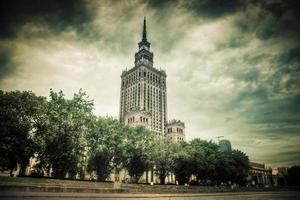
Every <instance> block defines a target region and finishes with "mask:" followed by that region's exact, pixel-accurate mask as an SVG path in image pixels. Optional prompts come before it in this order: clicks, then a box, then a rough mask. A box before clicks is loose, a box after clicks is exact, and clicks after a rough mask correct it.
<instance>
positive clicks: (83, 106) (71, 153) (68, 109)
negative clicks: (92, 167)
mask: <svg viewBox="0 0 300 200" xmlns="http://www.w3.org/2000/svg"><path fill="white" fill-rule="evenodd" d="M92 109H93V103H92V101H90V100H88V98H87V97H86V94H85V93H84V92H82V91H81V90H80V91H79V92H78V93H77V94H74V96H73V98H72V99H71V100H67V99H65V98H64V94H63V92H62V91H60V92H54V91H52V90H51V91H50V100H49V102H48V104H47V106H46V107H45V113H46V116H45V119H44V124H43V126H42V127H41V129H40V130H39V131H38V134H39V135H38V136H37V137H39V138H40V141H42V143H41V146H42V147H41V148H40V152H39V154H38V156H39V160H40V161H41V164H40V165H41V166H43V167H46V168H49V167H51V168H52V169H53V175H54V177H56V178H64V177H65V176H66V174H69V177H70V178H72V177H75V175H76V174H77V172H80V171H83V170H82V168H85V165H86V163H85V160H86V159H85V157H86V156H85V153H86V151H85V150H86V146H87V142H86V138H85V135H86V133H87V131H88V130H89V127H88V125H89V124H90V123H89V120H90V118H91V116H92Z"/></svg>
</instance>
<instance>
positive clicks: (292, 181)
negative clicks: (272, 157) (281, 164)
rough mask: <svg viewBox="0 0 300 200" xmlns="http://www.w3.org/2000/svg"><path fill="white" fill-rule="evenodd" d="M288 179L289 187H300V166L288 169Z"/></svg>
mask: <svg viewBox="0 0 300 200" xmlns="http://www.w3.org/2000/svg"><path fill="white" fill-rule="evenodd" d="M286 179H287V184H288V185H289V186H300V166H299V165H296V166H292V167H290V168H288V173H287V176H286Z"/></svg>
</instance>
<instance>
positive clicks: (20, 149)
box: [0, 90, 249, 184]
mask: <svg viewBox="0 0 300 200" xmlns="http://www.w3.org/2000/svg"><path fill="white" fill-rule="evenodd" d="M93 106H94V105H93V101H92V100H90V99H89V97H88V96H87V95H86V93H85V92H83V91H82V90H79V91H78V92H77V93H75V94H74V95H73V97H72V98H71V99H67V98H66V97H65V95H64V93H63V92H62V91H59V92H55V91H53V90H50V95H49V98H48V99H47V98H45V97H41V96H36V95H35V94H34V93H33V92H30V91H23V92H20V91H12V92H3V91H0V109H1V110H0V111H1V112H0V122H1V123H0V134H1V135H0V136H1V142H0V153H1V158H0V167H1V169H9V170H10V171H11V172H12V170H13V169H15V168H16V166H17V164H19V165H20V166H21V170H20V174H19V175H24V172H25V169H26V166H27V165H28V163H29V159H30V158H31V157H35V158H37V160H38V162H37V165H36V166H35V168H36V170H37V171H38V172H39V174H40V175H45V174H44V172H48V174H49V173H50V172H51V174H50V175H52V176H53V177H55V178H66V177H68V178H78V177H80V178H81V179H83V178H84V177H85V173H86V172H88V173H96V175H97V179H98V180H99V181H105V180H107V179H108V178H109V176H110V175H111V174H112V173H115V174H118V173H119V172H120V171H121V170H122V169H125V170H126V171H127V172H128V174H129V175H130V177H131V182H133V183H137V182H138V181H139V180H140V178H141V176H142V175H143V174H144V173H145V172H147V171H153V172H154V174H156V175H157V176H158V177H159V180H160V183H161V184H164V183H165V180H166V177H167V176H168V175H170V174H174V175H175V176H176V180H177V181H178V183H179V184H185V183H188V182H189V181H190V179H191V177H192V175H194V176H195V177H196V181H197V184H210V183H214V184H220V183H221V182H223V183H228V182H233V183H239V184H244V182H245V177H246V176H247V174H248V169H249V159H248V157H247V156H246V155H245V154H244V153H243V152H241V151H239V150H233V151H230V152H221V151H219V148H218V145H217V144H215V143H213V142H211V141H205V140H201V139H199V138H196V139H193V140H191V141H190V142H182V143H176V144H174V143H171V142H170V141H168V140H167V139H166V138H164V139H163V138H158V137H156V136H155V135H154V134H153V133H152V132H151V131H149V130H147V129H145V127H143V126H138V127H134V128H133V127H129V126H125V125H124V124H122V123H120V122H119V121H118V120H116V119H114V118H112V117H99V116H96V115H94V114H93V109H94V107H93Z"/></svg>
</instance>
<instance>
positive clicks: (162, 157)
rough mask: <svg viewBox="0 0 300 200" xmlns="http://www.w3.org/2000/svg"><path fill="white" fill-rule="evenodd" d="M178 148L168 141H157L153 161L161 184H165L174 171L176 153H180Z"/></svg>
mask: <svg viewBox="0 0 300 200" xmlns="http://www.w3.org/2000/svg"><path fill="white" fill-rule="evenodd" d="M178 146H179V145H177V144H174V143H172V142H170V141H167V140H162V141H159V140H157V141H156V144H155V148H154V150H153V156H152V159H153V160H154V166H155V174H156V175H158V177H159V179H160V184H165V179H166V177H167V176H168V175H169V174H170V173H171V172H173V170H174V167H173V166H174V155H175V154H174V152H176V151H178V148H179V147H178Z"/></svg>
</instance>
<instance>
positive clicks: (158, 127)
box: [119, 18, 167, 137]
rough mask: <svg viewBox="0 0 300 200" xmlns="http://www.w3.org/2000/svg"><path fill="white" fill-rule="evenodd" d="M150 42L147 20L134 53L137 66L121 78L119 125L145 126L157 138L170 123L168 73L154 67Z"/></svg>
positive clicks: (123, 73)
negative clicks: (168, 117) (168, 112)
mask: <svg viewBox="0 0 300 200" xmlns="http://www.w3.org/2000/svg"><path fill="white" fill-rule="evenodd" d="M150 45H151V43H150V42H148V40H147V27H146V18H144V24H143V33H142V40H141V41H140V42H139V43H138V52H136V53H135V60H134V67H132V68H131V69H129V70H124V71H123V72H122V75H121V94H120V116H119V118H120V122H122V123H125V124H127V125H130V126H133V127H135V126H137V125H144V126H145V127H146V128H148V129H149V130H150V131H152V132H153V133H154V134H155V135H157V136H161V137H163V136H164V133H165V125H166V122H167V87H166V77H167V76H166V73H165V71H164V70H158V69H156V68H154V67H153V53H152V52H151V51H150Z"/></svg>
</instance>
